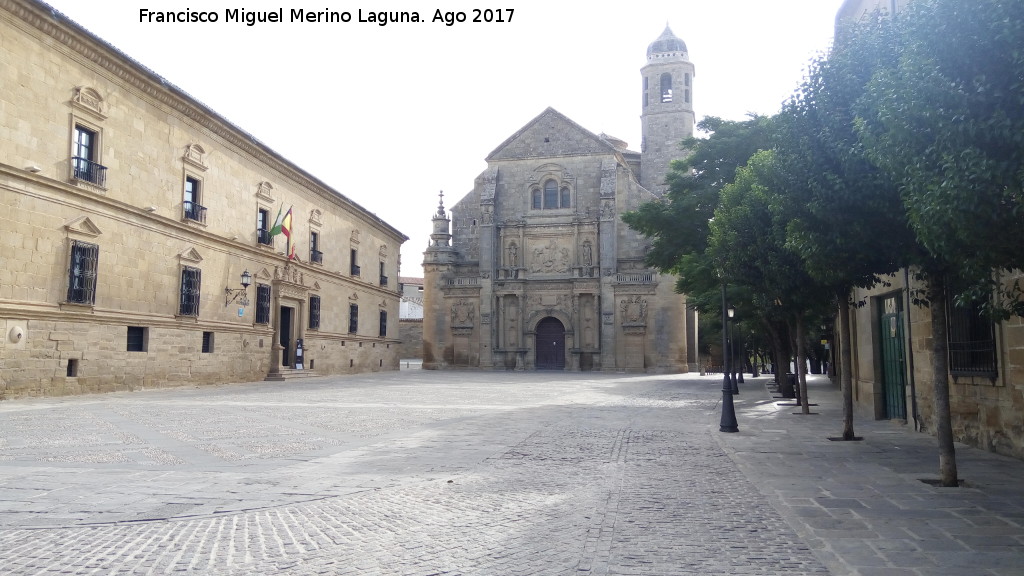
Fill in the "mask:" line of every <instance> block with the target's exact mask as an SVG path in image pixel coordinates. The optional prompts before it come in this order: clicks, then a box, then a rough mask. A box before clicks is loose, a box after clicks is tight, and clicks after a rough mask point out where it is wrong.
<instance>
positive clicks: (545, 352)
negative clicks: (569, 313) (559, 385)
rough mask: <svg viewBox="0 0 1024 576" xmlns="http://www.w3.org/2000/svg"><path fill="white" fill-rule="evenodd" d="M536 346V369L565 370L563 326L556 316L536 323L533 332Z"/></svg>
mask: <svg viewBox="0 0 1024 576" xmlns="http://www.w3.org/2000/svg"><path fill="white" fill-rule="evenodd" d="M534 333H535V334H536V338H534V342H535V343H536V346H537V350H536V352H537V361H536V366H537V369H538V370H565V326H563V325H562V323H561V322H560V321H559V320H558V318H552V317H550V316H548V317H547V318H545V319H543V320H541V321H540V322H538V323H537V330H536V331H535V332H534Z"/></svg>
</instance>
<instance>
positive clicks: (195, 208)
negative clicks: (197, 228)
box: [183, 200, 206, 224]
mask: <svg viewBox="0 0 1024 576" xmlns="http://www.w3.org/2000/svg"><path fill="white" fill-rule="evenodd" d="M183 208H184V212H185V214H184V216H185V219H187V220H193V221H195V222H200V223H202V224H206V207H205V206H200V205H199V204H196V203H195V202H190V201H188V200H186V201H185V202H184V203H183Z"/></svg>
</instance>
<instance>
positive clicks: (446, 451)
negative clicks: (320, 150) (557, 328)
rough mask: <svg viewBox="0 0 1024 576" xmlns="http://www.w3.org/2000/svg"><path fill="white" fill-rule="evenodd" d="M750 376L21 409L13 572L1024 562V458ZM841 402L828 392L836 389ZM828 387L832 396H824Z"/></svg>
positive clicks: (4, 413)
mask: <svg viewBox="0 0 1024 576" xmlns="http://www.w3.org/2000/svg"><path fill="white" fill-rule="evenodd" d="M765 381H766V379H764V378H761V379H758V380H756V381H751V380H749V379H748V383H747V384H745V385H744V389H743V391H742V393H741V395H740V396H739V399H738V400H737V411H738V414H739V420H740V430H741V432H740V433H739V434H729V435H727V434H721V433H719V432H718V426H717V424H718V408H719V406H718V401H719V398H720V396H721V393H720V391H719V390H720V380H719V379H718V378H716V377H713V376H707V377H700V376H682V377H680V376H636V375H609V374H599V375H593V374H592V375H585V374H580V373H545V372H537V373H494V372H487V373H484V372H431V371H426V372H424V371H419V370H403V371H401V372H391V373H378V374H372V375H365V376H348V377H333V378H316V379H308V380H300V381H292V382H289V383H287V384H280V383H275V384H270V383H253V384H243V385H232V386H222V387H215V388H201V389H198V388H197V389H183V388H178V389H163V390H151V391H143V392H134V393H114V394H106V395H92V396H80V397H73V398H63V399H37V400H20V401H12V402H4V403H2V404H0V567H2V568H0V573H3V574H18V575H21V574H167V573H185V574H339V575H340V574H368V575H372V574H382V575H391V574H396V575H417V576H419V575H424V576H425V575H430V574H478V575H492V574H493V575H505V574H538V575H541V574H543V575H548V574H576V575H591V574H593V575H597V574H602V575H603V574H621V575H627V574H630V575H636V574H650V575H668V574H800V575H805V574H822V575H824V574H861V575H879V576H881V575H894V576H903V575H907V576H910V575H916V576H924V575H932V574H958V575H959V574H978V575H986V576H994V575H1009V574H1021V573H1024V546H1022V543H1024V528H1022V526H1024V498H1022V496H1024V489H1022V488H1021V487H1020V486H1019V479H1020V478H1021V477H1024V474H1022V472H1024V463H1021V462H1019V461H1016V460H1011V459H1006V458H1002V457H999V456H996V455H993V454H988V453H982V452H979V451H975V450H971V449H968V448H966V447H963V448H961V452H960V453H959V456H960V461H961V470H962V475H963V477H965V478H966V479H967V480H968V482H969V485H968V487H967V488H965V489H959V490H957V489H952V490H951V489H937V488H933V487H931V486H929V485H927V484H924V483H922V482H920V481H919V478H921V477H928V476H929V475H932V476H934V474H930V473H933V472H934V470H933V469H935V468H937V465H936V464H935V460H936V457H935V451H934V447H933V446H934V440H933V439H931V438H929V437H928V436H925V435H921V434H915V433H913V432H911V431H908V430H907V429H906V427H901V426H897V425H895V424H892V423H889V422H873V421H871V422H864V421H863V420H861V421H860V422H858V425H859V428H858V433H859V434H861V435H864V436H865V437H866V438H867V439H866V440H865V441H864V442H858V443H837V442H830V441H828V440H827V436H828V435H829V434H828V432H829V430H830V429H834V430H833V432H838V430H839V424H838V422H839V417H838V416H837V412H836V411H835V410H834V406H835V405H836V404H837V400H836V396H837V395H836V393H835V391H834V389H833V388H832V386H831V384H829V383H827V381H825V380H824V379H822V380H821V381H820V382H817V383H816V385H815V386H814V387H812V392H811V394H812V400H816V401H820V402H821V404H820V408H816V410H819V413H818V414H816V415H812V416H796V415H793V414H792V412H793V411H794V409H793V408H787V407H784V406H779V405H778V401H776V400H773V399H772V398H771V396H770V394H769V393H768V392H767V390H766V389H765V386H764V383H765ZM815 395H817V398H815ZM819 398H820V400H818V399H819Z"/></svg>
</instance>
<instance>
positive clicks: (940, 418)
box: [928, 274, 960, 487]
mask: <svg viewBox="0 0 1024 576" xmlns="http://www.w3.org/2000/svg"><path fill="white" fill-rule="evenodd" d="M928 299H929V300H930V302H931V305H930V306H929V309H930V310H931V312H932V372H933V373H934V376H933V377H934V379H935V380H934V383H933V386H934V392H933V394H934V396H935V437H936V438H937V439H938V442H939V481H940V482H941V483H942V485H943V486H947V487H952V486H959V485H960V482H959V479H958V478H957V472H956V448H955V446H954V445H953V419H952V416H951V415H950V410H949V344H948V340H947V334H946V281H945V278H943V277H942V276H940V275H938V274H936V275H934V277H931V276H929V278H928Z"/></svg>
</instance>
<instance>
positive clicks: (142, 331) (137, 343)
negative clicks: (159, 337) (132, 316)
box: [126, 326, 149, 352]
mask: <svg viewBox="0 0 1024 576" xmlns="http://www.w3.org/2000/svg"><path fill="white" fill-rule="evenodd" d="M148 335H149V334H148V330H147V329H146V328H144V327H142V326H129V327H128V345H127V348H126V349H127V350H128V351H129V352H145V351H146V344H147V342H146V340H147V336H148Z"/></svg>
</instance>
